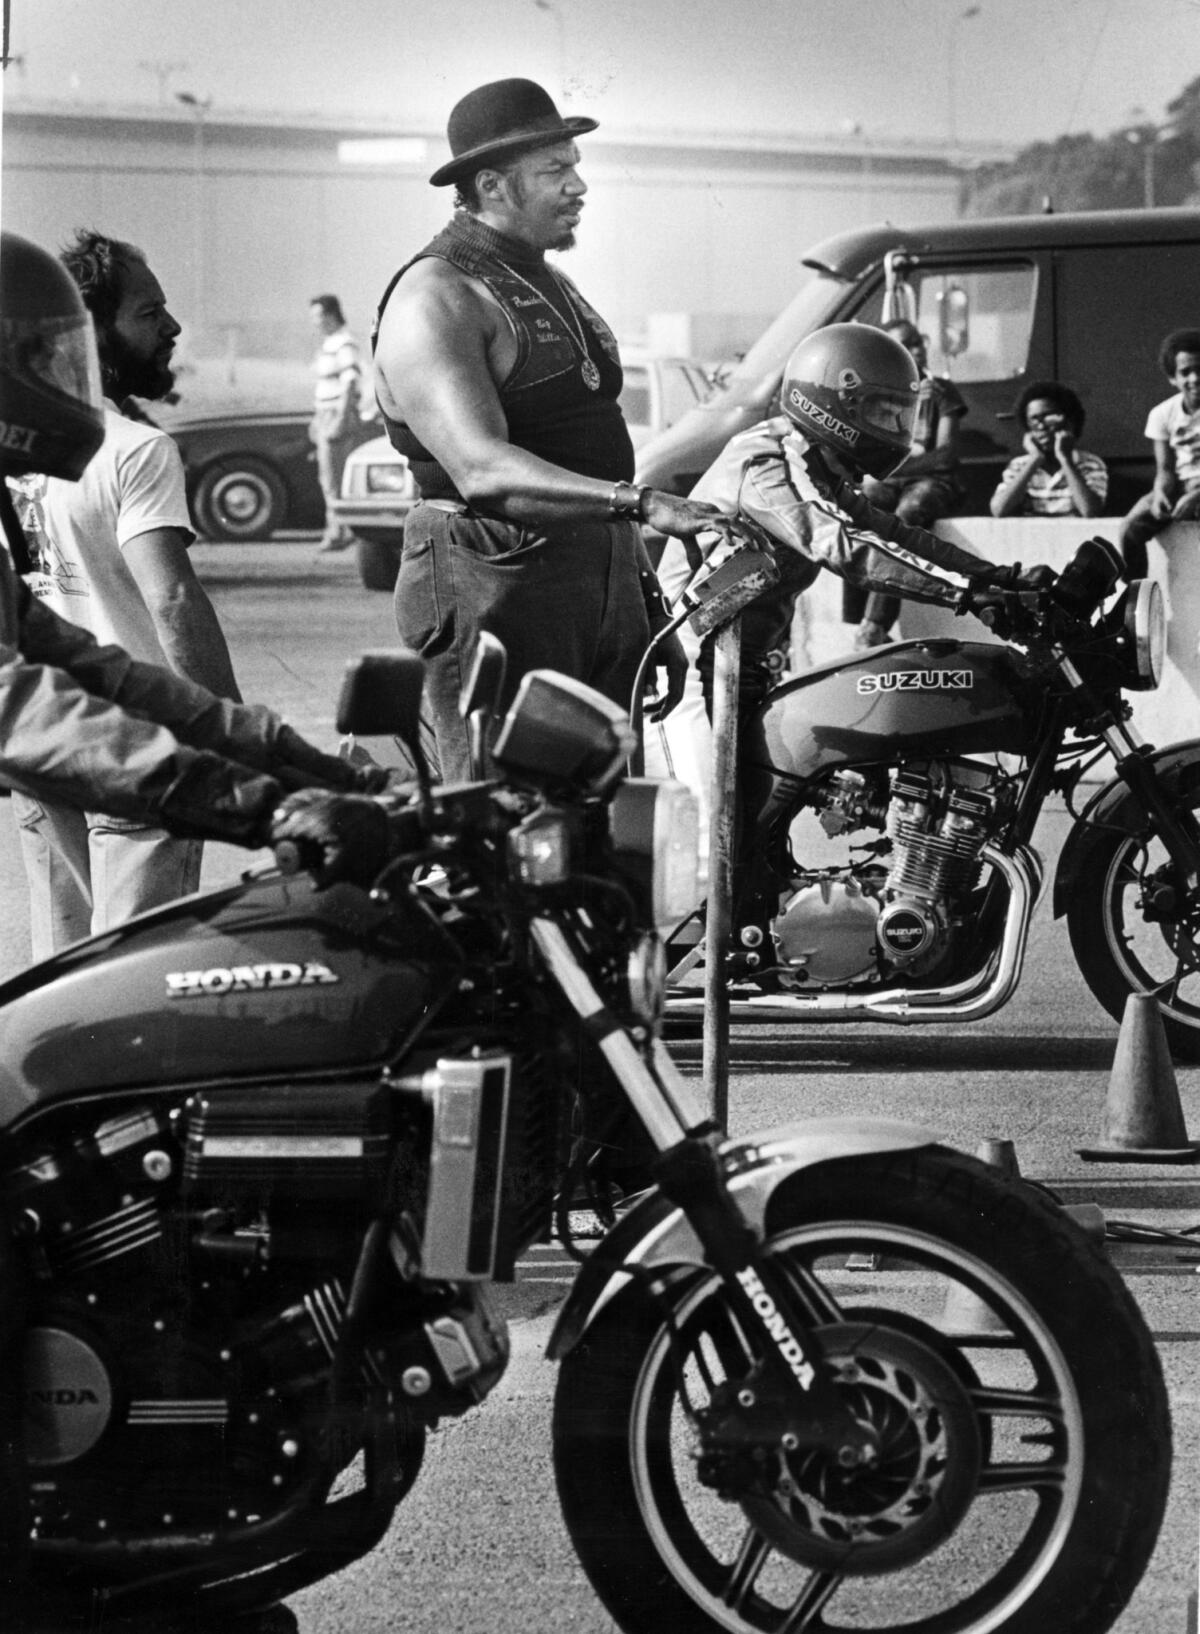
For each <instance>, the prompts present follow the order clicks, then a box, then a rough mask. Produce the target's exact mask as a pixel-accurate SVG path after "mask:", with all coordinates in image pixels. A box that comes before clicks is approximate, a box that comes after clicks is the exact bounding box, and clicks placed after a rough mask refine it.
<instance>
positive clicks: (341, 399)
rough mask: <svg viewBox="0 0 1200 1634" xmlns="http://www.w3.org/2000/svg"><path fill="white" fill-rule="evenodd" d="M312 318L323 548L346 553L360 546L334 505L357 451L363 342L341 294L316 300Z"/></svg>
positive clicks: (314, 428) (314, 432) (313, 433)
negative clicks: (347, 315)
mask: <svg viewBox="0 0 1200 1634" xmlns="http://www.w3.org/2000/svg"><path fill="white" fill-rule="evenodd" d="M309 314H310V316H311V318H312V323H313V328H314V329H315V330H316V332H317V337H318V340H319V345H318V347H317V354H316V357H315V358H314V359H313V373H314V374H315V375H316V391H315V394H314V396H315V400H314V406H313V419H312V428H311V433H310V434H311V436H312V440H313V442H314V444H315V445H316V450H317V479H318V481H319V482H320V484H321V492H322V494H323V495H324V496H325V533H324V535H323V537H322V539H321V545H320V549H321V550H322V551H330V550H345V548H346V546H347V545H350V544H352V543H353V542H354V541H353V536H352V535H351V533H350V531H349V529H347V528H345V527H342V526H341V524H340V523H339V522H338V520H337V518H336V517H335V516H334V514H333V512H332V510H331V509H330V504H329V502H330V500H331V499H336V498H337V497H338V494H339V493H340V492H341V487H342V472H343V470H344V469H345V466H346V459H347V456H348V455H349V453H350V450H351V449H352V448H353V446H354V435H353V424H354V416H355V413H356V412H357V409H358V399H359V393H360V391H361V388H362V366H361V364H360V362H359V354H358V342H357V341H356V340H355V338H354V336H353V335H352V334H351V333H350V330H349V329H348V328H347V326H346V319H345V317H344V316H343V314H342V304H341V302H340V301H339V300H338V298H337V296H336V295H314V296H313V298H312V300H311V301H310V302H309Z"/></svg>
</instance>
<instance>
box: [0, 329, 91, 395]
mask: <svg viewBox="0 0 1200 1634" xmlns="http://www.w3.org/2000/svg"><path fill="white" fill-rule="evenodd" d="M0 344H2V347H3V365H4V368H5V370H6V372H7V373H8V374H9V375H10V376H11V377H12V379H13V380H16V381H24V382H25V383H26V384H27V385H36V386H42V387H49V388H50V389H51V390H52V391H55V392H59V393H61V395H62V396H63V397H67V398H69V399H71V400H72V401H73V402H76V403H84V404H86V405H87V406H88V407H89V408H92V409H95V410H96V411H97V412H101V411H102V410H103V406H104V394H103V391H102V388H101V385H100V359H99V356H98V355H97V352H96V335H95V331H94V330H93V328H92V320H91V316H90V315H89V314H86V313H85V314H84V315H83V316H82V317H79V316H74V315H72V316H69V317H61V318H39V319H38V320H36V321H30V320H28V319H22V318H6V319H4V320H3V322H2V323H0Z"/></svg>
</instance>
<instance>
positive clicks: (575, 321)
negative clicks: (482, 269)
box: [496, 256, 600, 391]
mask: <svg viewBox="0 0 1200 1634" xmlns="http://www.w3.org/2000/svg"><path fill="white" fill-rule="evenodd" d="M496 259H497V260H498V261H499V260H500V258H499V256H497V257H496ZM500 265H501V266H502V267H503V268H504V270H505V272H507V273H508V274H509V275H510V276H511V277H513V278H515V279H516V280H517V282H518V283H519V284H524V285H525V288H526V289H528V290H530V291H532V293H533V294H534V295H536V296H537V298H538V300H539V301H541V303H542V305H543V306H548V307H549V308H550V310H551V312H553V313H554V316H555V317H556V318H561V317H563V314H562V313H561V312H560V311H559V309H558V308H557V307H556V306H555V304H554V302H553V301H552V300H551V299H550V298H549V296H547V295H543V294H542V292H541V290H540V289H539V288H538V287H537V285H536V284H531V283H530V282H529V279H528V278H522V276H521V274H520V273H519V272H518V271H517V269H516V268H515V267H510V266H509V264H508V262H507V261H500ZM546 271H547V272H548V273H549V274H550V276H551V278H553V279H554V282H555V283H556V284H557V285H558V288H559V290H560V291H561V292H562V296H563V299H564V300H565V301H566V303H567V317H566V324H567V339H568V340H572V341H574V343H575V345H576V346H578V348H579V355H580V356H581V358H582V359H583V362H582V363H581V364H580V366H579V372H580V374H581V375H582V376H583V383H584V385H585V386H586V387H587V389H588V390H589V391H599V390H600V371H599V369H598V368H597V367H596V365H595V363H594V362H593V361H592V356H591V353H590V352H589V351H588V349H587V341H586V339H585V338H584V333H583V324H582V322H581V320H580V317H579V314H578V312H576V310H575V303H574V301H572V299H571V295H570V291H569V290H568V289H567V287H566V285H565V284H564V283H563V281H562V279H561V278H560V277H559V276H558V274H557V273H556V272H555V270H554V268H553V267H547V268H546Z"/></svg>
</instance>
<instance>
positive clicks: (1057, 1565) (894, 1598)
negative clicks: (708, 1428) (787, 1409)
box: [554, 1148, 1170, 1634]
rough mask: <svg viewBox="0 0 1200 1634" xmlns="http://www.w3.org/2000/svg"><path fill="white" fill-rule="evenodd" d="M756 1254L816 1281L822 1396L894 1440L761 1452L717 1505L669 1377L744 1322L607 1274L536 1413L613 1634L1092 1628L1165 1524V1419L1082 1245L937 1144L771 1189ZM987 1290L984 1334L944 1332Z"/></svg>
mask: <svg viewBox="0 0 1200 1634" xmlns="http://www.w3.org/2000/svg"><path fill="white" fill-rule="evenodd" d="M766 1250H767V1252H768V1253H769V1254H770V1255H771V1256H772V1257H773V1258H774V1259H775V1261H776V1263H778V1264H780V1265H781V1269H783V1268H785V1267H788V1266H790V1267H791V1268H792V1270H791V1273H790V1275H791V1277H792V1280H793V1285H796V1282H795V1279H796V1277H797V1276H798V1275H801V1274H803V1275H804V1276H806V1277H815V1279H816V1281H817V1283H819V1284H820V1290H821V1292H822V1293H823V1295H824V1297H825V1299H826V1300H827V1301H828V1309H829V1311H830V1312H831V1313H832V1315H831V1316H830V1318H829V1320H830V1321H831V1322H832V1323H834V1324H835V1326H833V1327H830V1328H829V1329H828V1330H827V1331H828V1332H830V1333H834V1332H837V1331H838V1326H837V1325H840V1328H841V1332H842V1334H843V1336H849V1340H848V1341H847V1340H846V1339H845V1338H843V1343H846V1342H849V1343H850V1345H851V1347H852V1348H851V1353H850V1358H849V1366H848V1369H847V1371H846V1372H844V1373H842V1374H841V1386H840V1387H841V1388H842V1389H843V1390H845V1391H846V1393H847V1395H848V1396H849V1398H850V1399H851V1400H852V1401H854V1403H855V1406H856V1410H859V1411H861V1412H863V1414H864V1416H867V1413H868V1411H871V1412H873V1414H874V1418H875V1422H877V1423H878V1424H879V1425H880V1426H881V1427H882V1428H881V1436H882V1434H883V1429H886V1430H887V1436H888V1437H890V1439H886V1438H885V1439H883V1440H882V1450H881V1454H880V1458H879V1462H878V1466H877V1467H876V1468H875V1469H870V1468H868V1469H865V1470H863V1471H859V1472H852V1473H851V1474H850V1475H849V1476H848V1477H847V1476H846V1474H845V1472H844V1471H839V1470H837V1469H836V1468H834V1467H833V1465H832V1461H831V1460H829V1459H824V1458H822V1457H821V1456H820V1455H814V1454H812V1453H807V1454H806V1453H803V1452H800V1453H794V1452H793V1453H786V1452H784V1451H783V1450H782V1449H781V1447H780V1446H779V1445H778V1444H771V1445H770V1446H769V1447H766V1448H765V1449H764V1456H763V1458H762V1461H761V1462H760V1463H758V1464H757V1466H756V1467H755V1466H749V1467H750V1474H749V1475H748V1476H745V1477H744V1478H745V1479H746V1480H748V1481H750V1482H753V1483H757V1485H758V1490H756V1491H751V1490H748V1489H747V1488H745V1487H741V1486H739V1485H738V1482H739V1480H741V1479H743V1475H742V1473H741V1472H743V1471H745V1470H746V1469H747V1467H748V1464H743V1465H742V1466H741V1467H740V1471H739V1470H738V1467H737V1466H736V1465H735V1466H734V1468H735V1478H734V1481H733V1482H732V1483H731V1484H732V1485H733V1486H734V1488H735V1490H737V1491H739V1492H741V1496H738V1497H722V1496H719V1495H718V1493H717V1492H716V1491H714V1490H713V1488H712V1486H710V1485H707V1484H704V1483H703V1482H702V1481H701V1479H700V1476H699V1473H698V1470H699V1467H700V1466H699V1465H698V1463H697V1456H696V1455H697V1443H698V1440H699V1435H698V1431H697V1430H696V1428H695V1425H694V1424H693V1422H692V1421H691V1418H690V1415H689V1413H688V1412H687V1411H685V1409H684V1407H683V1406H682V1405H681V1396H680V1381H681V1379H682V1380H683V1381H685V1384H686V1389H687V1392H688V1396H689V1398H690V1401H691V1405H692V1408H693V1409H696V1408H699V1409H703V1407H704V1406H705V1404H706V1401H707V1400H708V1399H710V1397H711V1391H712V1388H713V1386H714V1385H715V1384H720V1383H722V1381H726V1382H728V1381H732V1380H735V1379H740V1378H741V1377H742V1376H743V1370H745V1369H748V1367H749V1366H750V1365H751V1361H752V1358H751V1356H750V1354H749V1352H748V1348H747V1344H746V1340H745V1337H744V1335H743V1333H742V1330H741V1329H740V1328H739V1327H738V1325H737V1323H736V1322H735V1321H733V1320H731V1318H730V1316H729V1314H728V1309H727V1306H726V1302H725V1298H724V1293H723V1289H722V1285H721V1283H720V1282H719V1280H718V1279H717V1278H716V1276H715V1275H713V1274H712V1273H710V1272H708V1271H695V1272H693V1271H690V1270H689V1271H680V1273H679V1274H677V1275H675V1276H674V1277H670V1276H669V1275H668V1277H667V1278H665V1279H664V1278H660V1280H659V1281H658V1282H657V1284H656V1290H657V1292H656V1293H651V1292H650V1291H648V1290H647V1288H646V1287H645V1286H644V1285H643V1284H641V1283H639V1282H631V1283H629V1284H627V1285H626V1287H625V1288H624V1289H623V1290H622V1291H621V1292H620V1293H619V1294H617V1295H616V1297H615V1298H613V1299H611V1300H610V1301H609V1303H608V1304H607V1305H606V1306H605V1307H604V1308H603V1309H602V1310H601V1312H600V1314H599V1315H598V1316H597V1317H596V1319H595V1321H594V1322H593V1323H592V1325H591V1327H590V1328H588V1330H587V1331H586V1333H585V1334H584V1336H583V1338H582V1339H581V1341H580V1342H579V1344H578V1345H577V1346H576V1348H575V1349H574V1350H573V1351H572V1352H571V1354H570V1355H569V1356H568V1357H567V1358H566V1360H565V1362H564V1364H563V1367H562V1371H561V1374H560V1378H559V1383H558V1389H557V1392H556V1398H555V1410H554V1456H555V1469H556V1476H557V1482H558V1488H559V1494H560V1498H561V1502H562V1507H563V1513H564V1516H565V1518H566V1523H567V1528H568V1530H569V1532H570V1534H571V1537H572V1540H573V1542H574V1544H575V1548H576V1550H577V1552H578V1554H579V1557H580V1559H581V1561H582V1563H583V1566H584V1569H585V1570H586V1572H587V1574H588V1577H589V1578H590V1580H591V1582H592V1584H593V1586H594V1588H595V1589H596V1592H597V1593H598V1594H599V1596H600V1598H601V1599H602V1600H603V1602H604V1604H605V1606H606V1607H607V1608H608V1610H609V1612H610V1613H611V1615H612V1616H613V1617H614V1618H615V1619H616V1621H617V1623H618V1625H619V1626H620V1628H621V1629H622V1630H624V1631H625V1634H661V1631H662V1630H664V1629H670V1630H671V1634H771V1631H776V1630H777V1631H780V1634H782V1631H783V1630H784V1629H786V1630H787V1631H788V1634H793V1631H794V1634H800V1631H802V1630H803V1631H805V1634H823V1631H827V1630H832V1629H846V1630H849V1629H853V1630H854V1631H855V1634H883V1631H884V1630H901V1629H903V1630H906V1631H907V1634H918V1631H920V1634H984V1631H985V1630H989V1631H994V1630H999V1629H1003V1630H1004V1634H1047V1631H1049V1630H1051V1629H1052V1630H1054V1631H1055V1634H1102V1631H1103V1630H1106V1629H1108V1628H1110V1627H1111V1626H1112V1624H1113V1622H1114V1621H1115V1620H1116V1618H1117V1617H1118V1616H1119V1615H1120V1612H1121V1610H1122V1608H1123V1607H1124V1606H1125V1604H1126V1602H1127V1601H1128V1599H1129V1596H1130V1594H1131V1593H1132V1591H1133V1589H1134V1587H1135V1586H1136V1584H1137V1583H1138V1581H1139V1579H1140V1577H1141V1575H1142V1572H1143V1570H1144V1569H1145V1566H1146V1563H1147V1562H1148V1560H1149V1558H1150V1555H1151V1552H1152V1549H1153V1547H1154V1542H1155V1539H1156V1537H1157V1534H1158V1529H1159V1525H1160V1522H1161V1519H1162V1514H1163V1509H1164V1507H1165V1503H1166V1497H1167V1487H1168V1477H1169V1470H1170V1421H1169V1416H1168V1407H1167V1397H1166V1390H1165V1387H1164V1384H1163V1378H1162V1372H1161V1368H1160V1366H1159V1361H1158V1357H1157V1354H1156V1352H1155V1349H1154V1345H1153V1343H1152V1341H1151V1338H1150V1335H1149V1333H1148V1332H1147V1329H1146V1325H1145V1323H1144V1321H1143V1320H1142V1317H1141V1313H1140V1311H1139V1310H1138V1308H1137V1306H1136V1305H1135V1304H1134V1302H1133V1300H1132V1298H1131V1296H1130V1295H1129V1293H1128V1292H1127V1290H1126V1288H1125V1286H1124V1284H1123V1283H1122V1281H1121V1279H1120V1277H1119V1276H1118V1275H1117V1273H1116V1272H1115V1271H1114V1270H1113V1269H1112V1267H1111V1266H1110V1265H1109V1264H1108V1263H1107V1261H1106V1260H1105V1259H1104V1257H1103V1255H1102V1253H1101V1252H1100V1251H1099V1250H1097V1249H1096V1248H1095V1247H1094V1246H1092V1245H1091V1244H1090V1243H1088V1242H1087V1240H1086V1239H1085V1238H1084V1237H1083V1235H1082V1233H1081V1232H1080V1231H1078V1229H1077V1228H1076V1227H1075V1226H1074V1225H1073V1224H1072V1223H1071V1222H1070V1221H1069V1220H1067V1219H1066V1218H1065V1217H1064V1216H1063V1215H1062V1213H1061V1211H1060V1210H1059V1209H1057V1208H1056V1207H1054V1206H1053V1205H1052V1204H1050V1203H1049V1202H1048V1201H1047V1200H1046V1199H1044V1198H1043V1197H1041V1196H1040V1195H1039V1194H1038V1193H1036V1192H1034V1191H1033V1190H1032V1188H1029V1187H1027V1186H1025V1185H1024V1184H1023V1183H1021V1182H1019V1181H1018V1182H1013V1181H1009V1180H1006V1179H1005V1178H1004V1177H1002V1176H999V1175H997V1174H996V1173H995V1171H994V1170H990V1169H988V1168H987V1167H986V1166H985V1165H983V1164H980V1163H978V1162H976V1161H975V1160H974V1159H973V1158H967V1157H964V1156H962V1155H960V1154H958V1153H951V1152H947V1151H943V1150H941V1149H937V1148H934V1149H926V1150H924V1151H920V1152H907V1153H903V1154H888V1155H887V1156H880V1157H873V1158H868V1159H863V1160H854V1161H845V1162H841V1163H829V1164H824V1165H822V1166H820V1167H819V1168H815V1169H811V1170H807V1171H804V1172H802V1173H801V1174H799V1175H797V1176H796V1177H795V1179H794V1180H793V1181H792V1182H789V1183H788V1184H787V1185H786V1186H785V1187H783V1188H781V1190H780V1192H779V1193H777V1194H776V1196H775V1198H773V1199H772V1204H771V1208H770V1210H769V1213H768V1219H767V1241H766ZM872 1252H874V1253H877V1254H879V1255H880V1256H881V1258H880V1261H879V1264H880V1267H881V1268H880V1269H879V1270H877V1271H871V1272H868V1273H856V1274H855V1275H854V1277H853V1278H852V1282H853V1292H852V1293H851V1294H850V1295H849V1296H848V1297H847V1293H846V1281H847V1278H846V1259H847V1255H848V1254H849V1253H872ZM784 1274H785V1275H788V1274H789V1273H788V1272H787V1271H786V1270H785V1272H784ZM955 1286H957V1289H958V1294H957V1296H955V1297H957V1298H958V1299H959V1305H958V1306H957V1307H954V1306H952V1305H951V1303H949V1300H950V1297H951V1296H950V1293H949V1290H950V1289H952V1288H954V1287H955ZM860 1287H861V1298H859V1288H860ZM964 1299H967V1300H969V1301H970V1300H973V1301H975V1305H974V1306H973V1307H971V1306H969V1305H968V1306H964V1305H963V1303H962V1302H963V1300H964ZM981 1299H985V1300H986V1304H987V1306H988V1307H989V1310H988V1311H987V1312H984V1313H983V1314H984V1316H985V1317H986V1318H989V1319H990V1321H991V1324H992V1325H993V1326H995V1325H997V1324H998V1325H999V1326H1000V1328H1001V1329H1003V1330H1004V1331H1003V1332H1002V1333H1001V1334H1000V1335H997V1334H995V1333H993V1334H991V1335H990V1336H988V1337H985V1338H984V1340H983V1342H982V1344H981V1343H980V1341H979V1339H978V1338H976V1339H975V1340H974V1342H968V1341H967V1340H965V1339H964V1338H961V1337H957V1338H956V1337H954V1336H953V1331H950V1332H947V1331H943V1329H950V1330H954V1329H955V1328H956V1327H957V1326H958V1316H957V1315H956V1316H955V1318H954V1320H951V1311H952V1310H954V1311H956V1312H958V1313H961V1312H962V1311H964V1310H970V1309H974V1310H975V1311H977V1312H981V1311H982V1306H980V1305H979V1303H978V1302H979V1301H980V1300H981ZM664 1305H669V1306H670V1308H671V1310H672V1313H673V1322H674V1324H675V1327H676V1332H677V1335H678V1338H679V1343H680V1344H681V1346H682V1351H683V1353H684V1354H683V1355H682V1357H679V1356H677V1355H675V1354H673V1351H672V1342H671V1337H670V1327H669V1324H668V1323H667V1321H666V1320H665V1317H664V1309H663V1307H664ZM890 1306H895V1307H896V1308H897V1310H898V1311H900V1312H902V1313H903V1314H902V1315H901V1316H899V1317H898V1320H897V1323H896V1329H897V1330H898V1334H897V1335H896V1336H895V1337H893V1336H892V1330H891V1329H889V1328H888V1326H887V1324H886V1320H885V1314H884V1312H885V1310H886V1308H887V1307H890ZM822 1320H823V1321H824V1320H825V1318H824V1317H823V1318H822ZM978 1321H979V1317H978V1316H976V1317H973V1318H971V1319H970V1322H969V1323H968V1325H969V1326H970V1325H972V1324H973V1323H977V1322H978ZM983 1325H984V1326H985V1327H986V1326H987V1325H988V1323H987V1321H986V1320H985V1321H984V1324H983ZM829 1344H830V1347H831V1348H830V1352H829V1353H830V1354H831V1355H841V1351H840V1350H839V1349H838V1348H837V1347H836V1346H835V1345H834V1344H833V1341H832V1340H830V1341H829ZM701 1358H702V1360H701ZM879 1358H883V1360H882V1361H881V1360H879ZM922 1358H923V1360H922ZM872 1393H873V1394H874V1397H875V1399H876V1403H877V1406H876V1408H875V1409H870V1408H869V1407H868V1406H863V1407H860V1406H859V1403H860V1402H862V1403H864V1404H869V1403H870V1400H871V1397H872ZM930 1400H932V1401H933V1403H934V1407H933V1410H932V1413H931V1411H930V1408H929V1407H928V1406H925V1405H921V1404H922V1403H928V1402H929V1401H930ZM939 1400H945V1401H947V1402H949V1403H950V1404H951V1406H950V1412H949V1413H947V1414H946V1415H945V1416H943V1415H942V1414H941V1412H940V1408H939V1407H938V1406H937V1403H938V1401H939ZM878 1404H882V1406H881V1407H880V1406H879V1405H878ZM914 1404H915V1405H914ZM964 1404H968V1405H969V1411H968V1412H967V1414H966V1417H965V1418H964V1412H963V1409H964ZM955 1415H956V1417H955ZM972 1421H973V1423H974V1426H975V1430H974V1431H973V1430H972V1428H971V1424H972ZM931 1430H932V1432H933V1434H932V1435H931V1434H930V1431H931ZM976 1431H977V1433H975V1432H976ZM922 1437H923V1438H924V1440H925V1442H927V1443H928V1442H931V1441H936V1440H937V1439H938V1438H939V1437H940V1440H941V1442H942V1443H943V1445H942V1446H941V1448H940V1449H939V1448H937V1447H930V1446H926V1447H925V1448H924V1449H922V1447H921V1441H922ZM914 1447H915V1448H916V1450H917V1453H918V1454H919V1456H917V1457H914V1456H913V1448H914ZM755 1456H757V1455H755ZM950 1500H952V1501H950ZM943 1504H945V1507H946V1510H947V1512H948V1514H949V1518H948V1520H946V1522H945V1524H943V1525H942V1526H941V1530H940V1531H939V1527H938V1511H939V1510H940V1508H941V1507H942V1505H943ZM951 1510H953V1513H949V1512H950V1511H951ZM839 1528H840V1530H839ZM831 1537H832V1539H833V1540H834V1548H835V1550H840V1551H841V1553H840V1555H838V1556H837V1564H834V1565H831V1564H830V1562H829V1558H828V1557H829V1550H830V1541H829V1540H830V1538H831ZM839 1539H840V1541H839ZM814 1562H815V1564H814Z"/></svg>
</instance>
